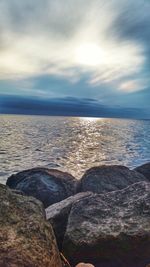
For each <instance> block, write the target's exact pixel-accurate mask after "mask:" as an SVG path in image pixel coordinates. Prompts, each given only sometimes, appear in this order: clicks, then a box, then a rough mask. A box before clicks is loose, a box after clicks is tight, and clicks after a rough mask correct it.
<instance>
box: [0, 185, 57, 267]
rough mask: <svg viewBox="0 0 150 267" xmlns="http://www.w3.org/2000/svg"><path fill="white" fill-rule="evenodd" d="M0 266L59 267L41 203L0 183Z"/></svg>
mask: <svg viewBox="0 0 150 267" xmlns="http://www.w3.org/2000/svg"><path fill="white" fill-rule="evenodd" d="M0 229H1V231H0V267H35V266H36V267H41V266H42V267H56V266H58V267H61V266H62V265H61V261H60V256H59V252H58V249H57V245H56V240H55V237H54V233H53V230H52V227H51V225H50V224H49V223H48V222H46V220H45V212H44V208H43V205H42V203H41V202H39V201H38V200H36V199H34V198H32V197H26V196H21V195H19V194H15V193H13V192H12V191H11V190H10V189H8V188H7V187H6V186H4V185H0Z"/></svg>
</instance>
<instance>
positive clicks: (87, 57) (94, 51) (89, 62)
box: [75, 43, 103, 66]
mask: <svg viewBox="0 0 150 267" xmlns="http://www.w3.org/2000/svg"><path fill="white" fill-rule="evenodd" d="M102 58H103V51H102V50H101V48H100V47H99V46H98V45H96V44H94V43H85V44H81V45H79V46H78V47H77V49H76V53H75V59H76V62H77V63H78V64H81V65H86V66H97V65H99V64H100V63H101V61H102Z"/></svg>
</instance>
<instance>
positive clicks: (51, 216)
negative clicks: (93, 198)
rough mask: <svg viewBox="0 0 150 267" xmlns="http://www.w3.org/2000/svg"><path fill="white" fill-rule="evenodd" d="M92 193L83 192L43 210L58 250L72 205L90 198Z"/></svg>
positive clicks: (60, 246)
mask: <svg viewBox="0 0 150 267" xmlns="http://www.w3.org/2000/svg"><path fill="white" fill-rule="evenodd" d="M91 194H92V193H90V192H83V193H79V194H76V195H74V196H71V197H69V198H67V199H65V200H62V201H61V202H58V203H55V204H53V205H51V206H50V207H48V208H47V209H45V212H46V219H47V220H48V221H49V222H50V223H51V225H52V227H53V230H54V232H55V236H56V240H57V244H58V247H59V249H60V250H61V248H62V242H63V239H64V235H65V231H66V227H67V222H68V216H69V213H70V210H71V207H72V205H73V203H75V202H77V201H78V200H80V199H83V198H86V197H88V196H90V195H91Z"/></svg>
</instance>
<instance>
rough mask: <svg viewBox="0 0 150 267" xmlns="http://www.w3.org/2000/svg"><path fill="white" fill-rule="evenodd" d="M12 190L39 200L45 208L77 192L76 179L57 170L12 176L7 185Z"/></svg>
mask: <svg viewBox="0 0 150 267" xmlns="http://www.w3.org/2000/svg"><path fill="white" fill-rule="evenodd" d="M6 184H7V185H8V186H9V187H10V188H11V189H16V190H20V191H22V192H23V193H24V194H25V195H27V196H33V197H35V198H37V199H39V200H40V201H41V202H42V203H43V205H44V207H45V208H47V207H48V206H50V205H52V204H54V203H56V202H59V201H61V200H63V199H65V198H67V197H69V196H71V195H74V194H75V192H76V179H75V178H74V177H73V176H72V175H71V174H69V173H66V172H61V171H59V170H55V169H46V168H34V169H30V170H25V171H22V172H19V173H17V174H14V175H12V176H10V177H9V178H8V180H7V183H6Z"/></svg>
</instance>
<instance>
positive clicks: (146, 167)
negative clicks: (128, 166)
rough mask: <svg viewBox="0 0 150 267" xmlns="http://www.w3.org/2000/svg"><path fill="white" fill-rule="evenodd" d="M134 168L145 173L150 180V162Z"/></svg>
mask: <svg viewBox="0 0 150 267" xmlns="http://www.w3.org/2000/svg"><path fill="white" fill-rule="evenodd" d="M134 170H135V171H137V172H139V173H141V174H143V175H144V176H145V177H146V178H147V179H148V180H149V182H150V162H149V163H146V164H143V165H141V166H139V167H137V168H135V169H134Z"/></svg>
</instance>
